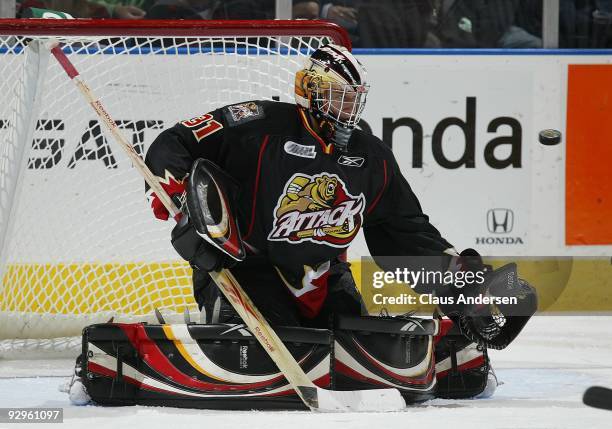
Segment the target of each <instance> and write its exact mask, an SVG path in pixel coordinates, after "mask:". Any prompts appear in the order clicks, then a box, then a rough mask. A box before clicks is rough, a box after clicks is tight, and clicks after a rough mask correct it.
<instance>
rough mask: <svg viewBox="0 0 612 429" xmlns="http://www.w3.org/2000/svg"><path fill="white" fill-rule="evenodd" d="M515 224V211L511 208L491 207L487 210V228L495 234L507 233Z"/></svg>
mask: <svg viewBox="0 0 612 429" xmlns="http://www.w3.org/2000/svg"><path fill="white" fill-rule="evenodd" d="M513 226H514V212H513V211H512V210H510V209H491V210H489V211H488V212H487V228H489V232H491V233H493V234H507V233H509V232H510V231H512V227H513Z"/></svg>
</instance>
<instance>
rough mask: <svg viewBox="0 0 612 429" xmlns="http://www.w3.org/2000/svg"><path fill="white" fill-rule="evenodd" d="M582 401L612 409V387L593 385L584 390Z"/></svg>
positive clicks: (593, 405) (604, 408) (603, 408)
mask: <svg viewBox="0 0 612 429" xmlns="http://www.w3.org/2000/svg"><path fill="white" fill-rule="evenodd" d="M582 402H584V403H585V405H588V406H590V407H595V408H601V409H602V410H612V389H607V388H605V387H599V386H591V387H589V388H588V389H587V390H586V391H585V392H584V396H583V397H582Z"/></svg>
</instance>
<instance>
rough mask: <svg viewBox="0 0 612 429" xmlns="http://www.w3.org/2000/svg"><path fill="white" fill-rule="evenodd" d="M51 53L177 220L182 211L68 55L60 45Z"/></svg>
mask: <svg viewBox="0 0 612 429" xmlns="http://www.w3.org/2000/svg"><path fill="white" fill-rule="evenodd" d="M51 53H52V54H53V56H54V57H55V58H56V59H57V61H58V62H59V64H60V65H61V66H62V68H63V69H64V71H65V72H66V74H67V75H68V76H69V77H70V79H72V81H73V82H74V84H75V85H76V87H77V88H78V89H79V91H80V92H81V94H83V96H84V97H85V99H86V100H87V102H88V103H89V104H90V105H91V107H92V108H93V109H94V110H95V111H96V113H97V114H98V117H99V118H100V119H101V120H102V122H103V123H104V125H106V128H108V130H109V131H110V133H111V134H112V135H113V137H114V138H115V140H116V141H117V143H119V145H120V146H121V147H122V148H123V150H125V153H127V155H128V156H129V157H130V160H131V161H132V163H133V164H134V166H135V167H136V169H138V171H139V172H140V174H142V176H143V177H144V179H145V181H146V182H147V184H148V185H149V186H150V187H151V189H153V192H155V194H156V195H157V197H158V198H159V199H160V201H161V202H162V204H163V205H164V207H166V210H168V211H169V212H170V214H171V215H172V217H173V218H175V217H176V216H177V215H178V214H179V213H180V210H179V209H178V207H176V204H174V202H173V201H172V199H171V198H170V196H169V195H168V193H167V192H166V191H165V190H164V189H163V188H162V186H161V185H160V184H159V180H158V179H157V177H156V176H155V175H154V174H153V173H152V172H151V170H149V168H148V167H147V165H146V164H145V163H144V161H143V160H142V158H141V157H140V156H139V155H138V153H137V152H136V150H135V149H134V147H133V146H132V145H131V144H129V143H128V142H127V140H126V139H125V137H123V134H121V132H120V131H119V127H117V124H116V123H115V121H114V120H113V118H112V117H111V116H110V115H109V114H108V112H107V111H106V109H105V108H104V106H103V105H102V103H101V102H100V100H99V99H98V98H97V97H96V96H95V95H94V93H93V91H92V90H91V88H89V87H88V86H87V84H85V82H83V79H81V76H80V75H79V72H78V71H77V70H76V68H75V67H74V65H73V64H72V62H71V61H70V59H68V57H67V56H66V54H64V52H63V51H62V49H61V47H60V45H59V44H57V45H56V46H55V47H53V48H52V49H51Z"/></svg>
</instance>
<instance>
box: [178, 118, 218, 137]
mask: <svg viewBox="0 0 612 429" xmlns="http://www.w3.org/2000/svg"><path fill="white" fill-rule="evenodd" d="M181 124H183V125H185V126H186V127H187V128H191V131H192V132H193V135H194V136H195V138H196V139H197V140H198V141H201V140H202V139H203V138H205V137H207V136H209V135H211V134H213V133H215V132H217V131H219V130H220V129H222V128H223V125H221V123H220V122H217V121H215V120H214V119H213V115H211V114H210V113H206V114H204V115H202V116H196V117H195V118H192V119H188V120H186V121H182V122H181Z"/></svg>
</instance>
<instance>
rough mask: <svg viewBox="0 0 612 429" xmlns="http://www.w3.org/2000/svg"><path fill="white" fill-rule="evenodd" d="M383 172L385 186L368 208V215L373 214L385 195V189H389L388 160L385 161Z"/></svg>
mask: <svg viewBox="0 0 612 429" xmlns="http://www.w3.org/2000/svg"><path fill="white" fill-rule="evenodd" d="M383 172H384V181H383V185H382V187H381V188H380V191H378V195H376V198H374V201H372V204H371V205H370V207H368V210H367V212H366V213H367V214H370V213H371V212H372V210H374V207H376V205H377V204H378V201H380V198H381V197H382V195H383V193H384V192H385V189H386V188H387V160H386V159H385V160H383Z"/></svg>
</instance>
